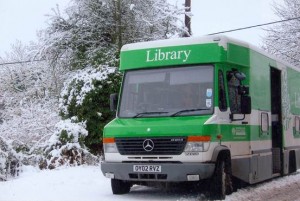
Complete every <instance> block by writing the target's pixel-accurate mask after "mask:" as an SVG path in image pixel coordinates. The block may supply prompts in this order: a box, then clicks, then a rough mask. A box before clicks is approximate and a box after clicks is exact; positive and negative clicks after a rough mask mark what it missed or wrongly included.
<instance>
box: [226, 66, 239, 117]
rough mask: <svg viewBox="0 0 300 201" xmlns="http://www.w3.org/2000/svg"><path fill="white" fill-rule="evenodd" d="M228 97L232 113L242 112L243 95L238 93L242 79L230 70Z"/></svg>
mask: <svg viewBox="0 0 300 201" xmlns="http://www.w3.org/2000/svg"><path fill="white" fill-rule="evenodd" d="M227 85H228V98H229V107H230V110H231V113H233V114H240V113H241V95H240V94H239V93H238V87H239V86H240V81H239V80H238V79H237V78H236V77H235V76H234V75H233V74H232V73H230V72H228V73H227Z"/></svg>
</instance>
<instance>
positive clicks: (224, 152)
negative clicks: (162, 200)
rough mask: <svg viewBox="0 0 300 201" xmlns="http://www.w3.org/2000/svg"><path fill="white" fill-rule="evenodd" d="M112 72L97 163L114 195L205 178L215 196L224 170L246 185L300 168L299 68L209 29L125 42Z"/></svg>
mask: <svg viewBox="0 0 300 201" xmlns="http://www.w3.org/2000/svg"><path fill="white" fill-rule="evenodd" d="M120 71H121V72H123V73H124V77H123V83H122V88H121V92H120V94H119V95H116V94H113V95H111V107H112V109H116V108H117V110H116V111H117V112H116V113H117V115H116V118H115V119H114V120H113V121H111V122H110V123H109V124H107V125H106V127H105V129H104V134H103V145H104V155H105V160H104V161H103V163H102V164H101V169H102V172H103V174H104V175H105V176H106V177H108V178H111V184H112V191H113V193H114V194H124V193H128V192H129V191H130V188H131V186H132V185H133V184H145V185H147V184H149V183H169V182H189V181H191V182H195V181H201V180H207V181H208V183H209V184H210V185H211V192H213V193H214V194H215V195H216V196H217V198H221V199H222V198H224V197H225V195H226V194H230V193H231V192H232V180H233V178H234V179H235V180H236V179H237V180H240V181H243V182H247V183H249V184H254V183H257V182H261V181H264V180H267V179H271V178H273V177H277V176H282V175H287V174H290V173H292V172H295V171H296V170H297V169H298V168H300V72H299V69H297V68H295V67H292V66H291V65H288V64H286V63H284V62H281V61H279V60H277V59H275V58H274V57H272V56H270V55H268V54H266V53H265V52H263V51H261V50H259V49H257V48H255V47H253V46H251V45H249V44H247V43H245V42H242V41H238V40H234V39H230V38H227V37H224V36H209V37H191V38H181V39H169V40H161V41H151V42H142V43H135V44H128V45H125V46H124V47H123V48H122V50H121V62H120ZM117 103H118V104H117ZM116 105H118V106H116Z"/></svg>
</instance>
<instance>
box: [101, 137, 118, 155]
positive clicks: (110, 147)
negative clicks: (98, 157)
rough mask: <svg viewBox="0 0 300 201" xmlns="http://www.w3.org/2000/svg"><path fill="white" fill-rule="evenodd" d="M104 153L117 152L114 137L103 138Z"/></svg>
mask: <svg viewBox="0 0 300 201" xmlns="http://www.w3.org/2000/svg"><path fill="white" fill-rule="evenodd" d="M103 148H104V153H118V148H117V145H116V143H115V138H103Z"/></svg>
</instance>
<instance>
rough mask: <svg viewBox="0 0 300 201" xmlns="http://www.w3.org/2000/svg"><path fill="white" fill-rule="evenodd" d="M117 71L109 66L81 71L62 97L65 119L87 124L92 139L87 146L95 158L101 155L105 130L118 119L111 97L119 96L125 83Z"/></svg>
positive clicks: (61, 106) (71, 79) (67, 84)
mask: <svg viewBox="0 0 300 201" xmlns="http://www.w3.org/2000/svg"><path fill="white" fill-rule="evenodd" d="M115 70H116V69H115V68H108V67H106V66H100V67H99V68H97V69H95V68H91V67H90V68H86V69H83V70H78V71H76V73H74V74H73V76H72V77H71V78H70V79H69V81H67V82H65V86H64V88H63V90H62V93H61V97H62V98H61V99H60V105H59V106H60V107H59V108H60V111H61V116H62V117H63V119H70V118H72V117H76V118H77V119H78V121H79V122H86V130H87V131H88V135H87V136H86V138H85V139H84V144H85V145H86V146H87V147H88V148H89V149H90V150H91V152H92V153H94V154H101V152H102V132H103V127H104V125H105V124H107V123H108V122H109V121H110V120H112V119H113V118H114V113H112V112H111V111H110V109H109V95H110V94H111V93H116V92H118V90H119V87H120V82H121V75H120V74H119V73H118V72H116V71H115Z"/></svg>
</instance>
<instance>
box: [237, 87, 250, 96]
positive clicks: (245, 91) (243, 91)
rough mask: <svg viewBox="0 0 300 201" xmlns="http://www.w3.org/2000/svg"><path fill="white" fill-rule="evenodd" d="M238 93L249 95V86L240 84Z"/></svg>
mask: <svg viewBox="0 0 300 201" xmlns="http://www.w3.org/2000/svg"><path fill="white" fill-rule="evenodd" d="M238 94H239V95H248V94H249V87H248V86H244V85H240V86H238Z"/></svg>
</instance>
